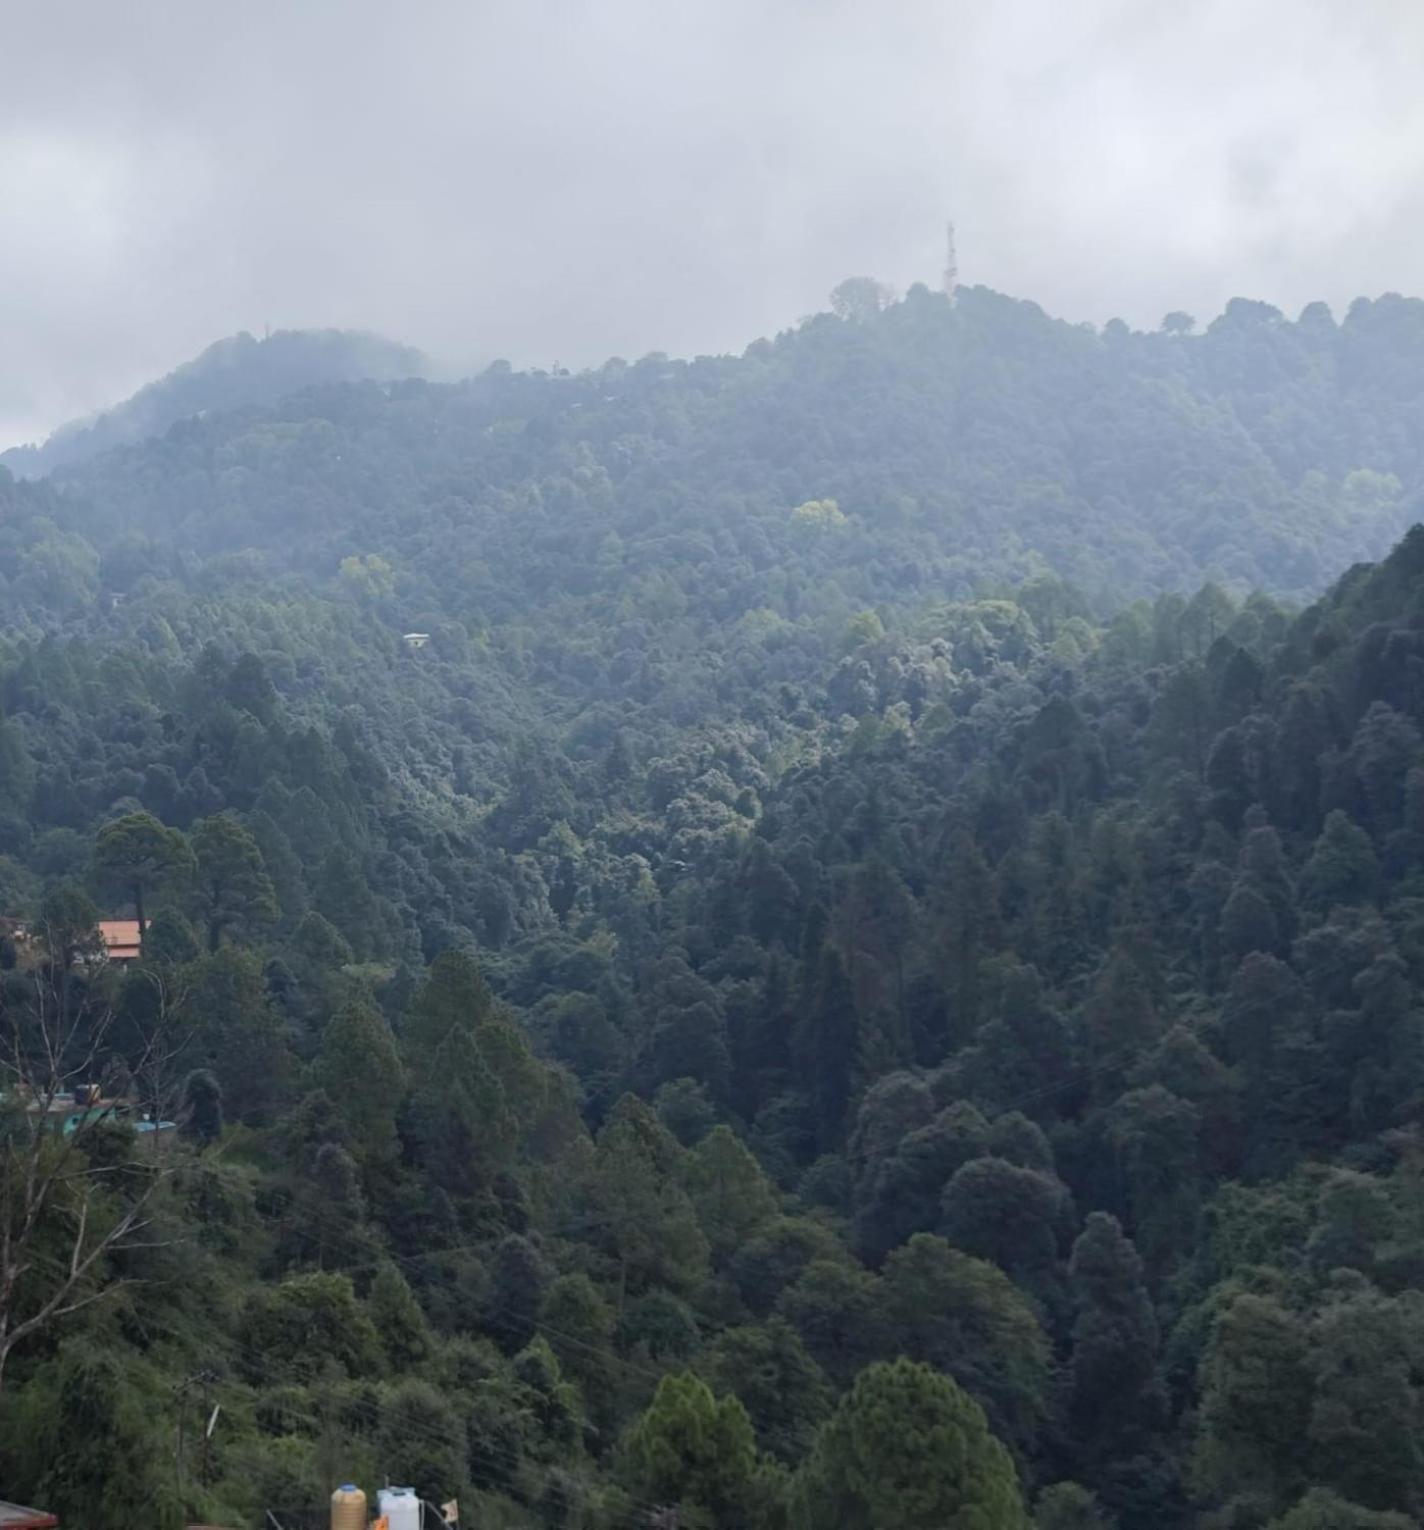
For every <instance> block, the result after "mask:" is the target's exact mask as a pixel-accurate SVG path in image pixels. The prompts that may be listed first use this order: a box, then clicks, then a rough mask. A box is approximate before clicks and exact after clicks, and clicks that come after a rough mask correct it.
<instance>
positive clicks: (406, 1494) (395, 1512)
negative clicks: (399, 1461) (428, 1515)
mask: <svg viewBox="0 0 1424 1530" xmlns="http://www.w3.org/2000/svg"><path fill="white" fill-rule="evenodd" d="M376 1501H377V1503H378V1504H379V1505H380V1513H381V1517H382V1518H383V1519H384V1520H385V1521H386V1523H387V1525H389V1526H390V1530H420V1499H419V1498H418V1497H417V1496H416V1491H415V1489H414V1488H402V1487H383V1488H382V1489H381V1491H380V1492H379V1493H378V1494H377V1495H376Z"/></svg>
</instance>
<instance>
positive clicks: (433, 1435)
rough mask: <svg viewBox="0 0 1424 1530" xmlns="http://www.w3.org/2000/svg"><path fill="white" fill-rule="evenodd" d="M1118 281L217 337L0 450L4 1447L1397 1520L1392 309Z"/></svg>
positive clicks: (205, 1472) (1401, 365)
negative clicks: (116, 401) (1067, 296)
mask: <svg viewBox="0 0 1424 1530" xmlns="http://www.w3.org/2000/svg"><path fill="white" fill-rule="evenodd" d="M1194 330H1195V326H1194V325H1193V324H1192V323H1191V321H1190V320H1188V319H1187V318H1186V316H1185V315H1172V316H1169V319H1168V321H1166V322H1165V323H1164V326H1163V328H1162V330H1161V331H1160V332H1156V333H1152V334H1143V333H1131V332H1129V331H1127V330H1126V328H1125V327H1122V326H1108V327H1107V328H1106V329H1105V330H1103V331H1101V332H1099V331H1095V330H1092V329H1088V328H1082V327H1077V326H1073V325H1069V324H1065V323H1062V322H1060V321H1057V320H1054V319H1052V318H1050V317H1049V316H1047V315H1046V314H1045V313H1044V312H1043V311H1042V310H1041V309H1039V308H1038V307H1037V306H1036V305H1034V304H1032V303H1027V302H1021V301H1016V300H1013V299H1010V298H1007V297H1004V296H1002V295H1000V294H997V293H994V292H991V291H989V290H987V289H983V288H972V289H968V290H965V291H962V292H960V293H959V294H958V295H957V298H956V299H955V301H953V302H951V300H950V299H949V297H948V296H946V295H945V294H943V293H931V292H930V291H928V290H927V289H925V288H922V287H921V288H915V289H912V290H911V291H910V292H909V293H908V294H907V295H906V297H905V298H904V299H903V300H900V301H896V302H887V301H885V299H884V297H883V294H881V293H880V292H879V291H878V290H877V289H876V288H875V285H874V284H873V283H864V282H852V283H849V284H846V285H845V286H843V287H841V288H839V289H837V292H836V294H835V297H834V304H833V310H832V312H829V313H825V314H820V315H817V316H815V317H813V318H811V319H809V320H806V321H804V322H803V323H801V324H800V325H798V326H796V327H795V328H793V329H789V330H787V331H786V332H784V333H782V334H780V335H778V336H776V337H775V338H773V339H767V340H759V341H757V342H755V343H754V344H752V345H751V346H749V347H748V348H747V350H746V351H745V352H744V353H743V354H742V355H740V356H724V357H699V358H695V359H693V360H690V361H681V360H674V359H670V358H668V357H666V356H663V355H656V354H655V355H652V356H647V357H644V358H642V359H640V360H638V361H635V362H627V361H622V360H613V361H609V362H608V363H606V364H605V365H603V366H601V367H600V368H598V369H596V370H593V371H589V372H583V373H578V374H572V375H571V374H567V373H563V372H543V371H519V370H515V369H513V368H511V367H509V366H507V365H495V366H492V367H490V368H488V369H487V370H486V371H485V372H483V373H481V374H480V375H479V376H477V377H474V378H471V379H469V380H467V381H464V382H460V383H455V384H439V383H434V382H430V381H427V380H422V379H420V378H417V377H411V376H409V375H406V374H407V372H408V366H409V364H410V362H411V360H412V358H410V357H409V355H408V353H405V352H401V351H399V350H398V349H393V348H390V347H388V346H386V345H385V343H384V342H369V344H370V345H372V346H373V347H374V350H372V351H370V352H367V351H366V350H365V349H363V347H364V346H366V345H367V344H368V342H365V341H361V342H359V343H357V342H353V341H351V339H350V337H347V336H334V337H326V336H317V337H312V336H310V335H293V336H289V337H285V338H284V337H278V336H274V337H273V338H272V339H271V340H270V341H265V342H256V341H252V340H250V339H246V338H242V337H239V338H238V339H237V340H235V341H231V342H224V343H223V345H222V346H220V347H217V348H215V350H214V351H210V352H208V353H205V355H204V357H203V358H200V362H199V363H195V369H196V370H193V371H192V372H191V373H190V374H186V373H178V374H174V376H173V377H172V378H169V379H165V380H164V381H163V382H162V383H159V384H155V385H154V388H153V389H150V390H145V391H144V393H142V394H140V395H138V396H137V398H136V399H135V400H134V401H132V402H131V404H130V405H129V406H125V409H127V410H128V411H129V412H128V414H127V415H126V416H125V421H124V422H123V423H122V424H114V425H113V426H112V427H105V428H107V429H111V430H112V431H114V432H119V433H121V434H122V433H128V434H129V435H130V437H131V438H130V439H109V438H103V437H102V435H100V436H95V435H94V434H93V433H92V432H91V434H90V435H89V436H87V437H84V440H85V441H86V442H87V445H86V446H85V447H84V448H83V449H82V450H76V451H74V452H73V453H70V454H69V455H67V456H66V455H65V454H64V452H63V451H61V450H60V447H62V446H63V444H64V440H63V439H62V440H60V442H59V444H58V445H57V446H56V448H55V451H56V455H55V457H54V460H53V461H52V462H51V463H49V464H48V466H49V467H50V468H52V470H51V471H48V472H47V475H46V476H44V477H42V478H38V479H36V480H34V481H30V480H29V479H27V478H24V477H16V476H13V475H12V474H11V473H9V472H6V471H4V470H3V469H0V1059H3V1062H0V1070H3V1078H4V1105H3V1108H0V1209H5V1212H6V1214H7V1215H9V1217H10V1220H9V1222H8V1224H7V1225H8V1226H9V1227H10V1228H11V1229H12V1235H11V1237H10V1239H9V1240H8V1241H6V1240H0V1483H3V1485H4V1490H5V1493H6V1495H11V1494H13V1495H14V1496H16V1497H18V1498H23V1499H24V1500H25V1501H28V1502H34V1503H40V1504H43V1505H45V1506H46V1507H47V1508H49V1509H51V1510H53V1511H54V1512H56V1513H58V1514H59V1515H60V1516H61V1517H62V1519H63V1521H64V1522H65V1523H66V1524H73V1525H84V1526H85V1527H86V1530H129V1527H130V1526H132V1525H133V1524H135V1523H137V1522H139V1521H140V1520H141V1521H142V1522H143V1523H151V1524H155V1525H158V1526H160V1527H164V1530H170V1527H171V1530H178V1527H180V1526H182V1525H184V1524H192V1523H197V1522H202V1523H207V1524H224V1525H234V1526H235V1525H252V1526H259V1525H262V1524H263V1523H264V1522H267V1523H270V1520H269V1518H268V1516H272V1517H275V1518H276V1519H277V1520H278V1521H279V1523H280V1524H281V1525H282V1526H283V1527H284V1530H321V1527H322V1526H323V1525H325V1524H326V1523H327V1520H328V1514H329V1495H330V1493H331V1491H332V1489H333V1487H335V1486H336V1485H338V1484H341V1483H346V1482H354V1483H359V1484H362V1485H364V1486H366V1487H367V1488H368V1489H369V1491H370V1493H371V1494H372V1496H373V1497H374V1494H375V1493H376V1491H377V1489H378V1487H379V1486H380V1484H382V1483H386V1484H389V1483H391V1482H397V1483H401V1484H409V1485H410V1486H412V1487H413V1488H414V1489H415V1490H416V1491H417V1492H418V1493H419V1495H420V1496H421V1497H422V1498H424V1499H426V1500H428V1501H430V1502H434V1503H446V1502H449V1501H450V1500H452V1499H453V1500H456V1501H457V1502H458V1503H459V1504H460V1505H462V1508H461V1513H462V1515H463V1516H464V1518H465V1520H466V1522H473V1523H476V1524H481V1525H483V1524H498V1525H502V1526H506V1527H509V1530H549V1527H561V1530H622V1527H625V1526H629V1525H634V1524H642V1525H668V1524H676V1525H681V1526H686V1527H688V1530H824V1527H826V1526H832V1525H848V1526H861V1527H865V1530H889V1527H891V1526H893V1527H895V1530H942V1527H943V1526H944V1525H946V1524H951V1523H958V1522H960V1521H963V1522H965V1523H968V1522H970V1521H971V1520H972V1521H973V1523H975V1524H976V1525H981V1526H983V1527H985V1530H1028V1527H1029V1526H1030V1525H1031V1526H1032V1527H1033V1530H1137V1527H1143V1530H1147V1527H1152V1530H1159V1527H1160V1530H1189V1527H1197V1526H1207V1527H1213V1530H1228V1527H1230V1530H1247V1527H1249V1530H1407V1527H1408V1526H1409V1525H1411V1524H1415V1523H1418V1522H1419V1521H1420V1519H1421V1516H1424V1452H1421V1450H1420V1448H1419V1446H1418V1438H1419V1431H1418V1429H1417V1427H1416V1425H1417V1422H1418V1420H1419V1418H1420V1417H1421V1416H1424V1365H1422V1364H1421V1363H1420V1356H1421V1355H1422V1354H1424V1324H1422V1323H1421V1307H1424V1230H1421V1226H1420V1218H1419V1204H1420V1173H1421V1164H1424V1151H1421V1139H1420V1129H1421V1128H1420V1122H1421V1113H1424V684H1421V675H1424V638H1422V637H1421V632H1424V529H1421V528H1420V527H1418V526H1414V527H1412V528H1411V525H1410V522H1411V519H1412V518H1413V517H1414V516H1415V514H1416V512H1417V507H1418V506H1419V504H1420V502H1421V489H1424V483H1421V472H1424V455H1421V453H1424V446H1421V442H1424V433H1421V429H1420V427H1421V424H1424V419H1421V411H1424V303H1421V302H1419V301H1418V300H1414V299H1406V298H1402V297H1397V296H1387V297H1384V298H1381V299H1378V300H1376V301H1373V302H1371V301H1366V300H1360V301H1359V302H1357V303H1355V304H1354V305H1353V306H1352V307H1351V308H1350V310H1349V311H1348V313H1347V314H1346V315H1345V316H1344V317H1343V318H1342V319H1340V320H1339V321H1338V322H1337V320H1336V319H1335V318H1334V317H1333V316H1331V315H1330V314H1329V313H1328V312H1326V311H1325V310H1324V309H1323V308H1322V307H1320V306H1318V305H1313V306H1312V307H1311V308H1310V309H1308V310H1307V311H1306V312H1305V313H1304V314H1302V315H1301V316H1300V318H1299V319H1298V320H1296V321H1289V320H1287V319H1286V318H1284V317H1283V316H1282V315H1281V314H1279V313H1277V312H1276V311H1275V310H1274V309H1272V308H1270V307H1268V306H1266V305H1264V304H1260V303H1254V302H1247V301H1244V300H1238V301H1237V302H1235V303H1233V304H1231V305H1230V307H1229V308H1228V309H1227V310H1226V312H1225V313H1224V314H1223V315H1222V316H1220V317H1219V318H1217V319H1215V320H1214V321H1212V322H1211V323H1210V324H1209V325H1208V326H1207V327H1206V328H1205V329H1204V331H1203V332H1202V333H1200V334H1198V333H1195V332H1194ZM279 339H280V340H281V341H282V343H281V345H278V341H279ZM274 347H275V349H274ZM323 369H325V374H324V375H320V374H323ZM333 374H335V375H333ZM356 374H359V375H356ZM259 383H260V386H259ZM225 390H226V391H225ZM199 399H204V400H206V402H203V403H201V404H200V403H198V402H197V401H198V400H199ZM140 401H144V402H142V404H140ZM116 413H117V412H116ZM106 418H108V417H106ZM101 423H102V422H101ZM93 430H94V431H99V430H100V427H99V426H97V425H96V426H95V427H94V428H93ZM64 439H68V438H67V437H66V438H64ZM45 450H48V448H45ZM75 1086H79V1092H78V1093H77V1094H76V1093H75V1092H74V1090H75ZM91 1089H92V1090H96V1091H97V1094H92V1095H91V1093H90V1090H91ZM198 1397H201V1402H202V1407H201V1415H202V1417H203V1419H205V1420H208V1419H211V1420H214V1421H215V1422H214V1423H213V1424H212V1427H211V1430H210V1432H209V1435H208V1436H201V1438H202V1439H203V1440H204V1441H205V1443H204V1444H202V1445H199V1446H197V1447H195V1446H194V1445H193V1441H194V1439H195V1433H194V1430H195V1427H196V1426H195V1421H196V1420H197V1418H198V1416H199V1410H198V1407H197V1403H196V1400H195V1399H196V1398H198ZM214 1407H216V1408H217V1412H214V1411H213V1409H214ZM180 1438H181V1439H183V1440H185V1441H186V1442H187V1444H186V1445H185V1446H184V1448H183V1451H182V1452H181V1453H180V1452H179V1451H178V1449H177V1446H176V1444H175V1441H177V1440H178V1439H180Z"/></svg>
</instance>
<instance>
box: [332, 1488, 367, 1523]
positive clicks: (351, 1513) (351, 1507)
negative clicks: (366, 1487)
mask: <svg viewBox="0 0 1424 1530" xmlns="http://www.w3.org/2000/svg"><path fill="white" fill-rule="evenodd" d="M331 1530H366V1495H365V1494H364V1493H363V1492H362V1491H361V1489H360V1488H358V1487H357V1486H356V1484H355V1483H354V1482H343V1483H342V1484H341V1486H340V1487H339V1488H337V1490H336V1491H335V1492H334V1493H333V1494H332V1495H331Z"/></svg>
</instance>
